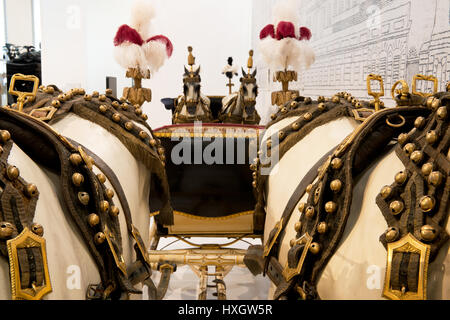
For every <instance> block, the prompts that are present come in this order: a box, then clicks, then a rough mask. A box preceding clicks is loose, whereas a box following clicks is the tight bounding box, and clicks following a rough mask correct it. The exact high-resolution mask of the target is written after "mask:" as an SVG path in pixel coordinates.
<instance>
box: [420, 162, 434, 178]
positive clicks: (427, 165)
mask: <svg viewBox="0 0 450 320" xmlns="http://www.w3.org/2000/svg"><path fill="white" fill-rule="evenodd" d="M432 171H433V164H432V163H431V162H428V163H425V164H424V165H423V166H422V174H423V175H424V176H429V175H430V174H431V172H432Z"/></svg>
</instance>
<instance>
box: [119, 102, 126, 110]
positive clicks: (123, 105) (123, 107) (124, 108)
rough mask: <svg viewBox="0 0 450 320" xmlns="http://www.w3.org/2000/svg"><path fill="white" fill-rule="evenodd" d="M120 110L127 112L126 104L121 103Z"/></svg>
mask: <svg viewBox="0 0 450 320" xmlns="http://www.w3.org/2000/svg"><path fill="white" fill-rule="evenodd" d="M120 108H121V109H122V110H127V109H128V105H127V104H126V103H122V104H121V105H120Z"/></svg>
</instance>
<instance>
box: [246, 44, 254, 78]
mask: <svg viewBox="0 0 450 320" xmlns="http://www.w3.org/2000/svg"><path fill="white" fill-rule="evenodd" d="M247 68H248V72H247V73H248V74H250V72H251V70H252V68H253V50H250V51H249V52H248V60H247Z"/></svg>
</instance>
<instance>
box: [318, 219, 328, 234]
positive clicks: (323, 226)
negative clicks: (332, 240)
mask: <svg viewBox="0 0 450 320" xmlns="http://www.w3.org/2000/svg"><path fill="white" fill-rule="evenodd" d="M327 231H328V225H327V223H326V222H321V223H319V225H318V226H317V232H318V233H320V234H324V233H326V232H327Z"/></svg>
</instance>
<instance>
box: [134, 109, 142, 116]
mask: <svg viewBox="0 0 450 320" xmlns="http://www.w3.org/2000/svg"><path fill="white" fill-rule="evenodd" d="M134 113H135V114H136V115H138V116H140V115H141V114H142V109H141V108H136V109H135V110H134Z"/></svg>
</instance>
